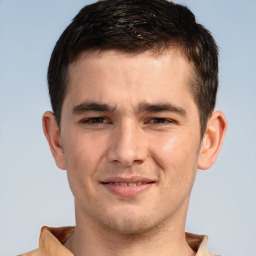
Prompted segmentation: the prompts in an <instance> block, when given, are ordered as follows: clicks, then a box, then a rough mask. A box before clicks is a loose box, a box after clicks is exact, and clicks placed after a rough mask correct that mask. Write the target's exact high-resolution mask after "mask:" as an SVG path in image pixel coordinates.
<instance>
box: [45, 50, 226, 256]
mask: <svg viewBox="0 0 256 256" xmlns="http://www.w3.org/2000/svg"><path fill="white" fill-rule="evenodd" d="M191 69H192V67H191V65H190V64H189V63H188V61H187V60H186V58H185V57H184V56H183V55H182V54H181V53H180V52H179V51H178V50H175V49H169V50H168V51H166V52H165V53H163V54H161V55H155V54H153V53H151V52H145V53H142V54H135V55H132V54H125V53H121V52H118V51H114V50H113V51H103V52H100V53H99V52H91V53H86V54H83V55H81V57H80V58H79V60H78V61H76V62H75V63H72V64H71V65H70V67H69V76H70V84H69V90H68V93H67V96H66V98H65V100H64V103H63V108H62V117H61V131H60V130H59V128H58V125H57V124H56V121H55V118H54V115H53V114H52V112H46V113H45V114H44V117H43V126H44V132H45V135H46V138H47V139H48V142H49V145H50V148H51V151H52V153H53V156H54V158H55V161H56V164H57V166H58V167H59V168H61V169H67V174H68V180H69V184H70V188H71V190H72V192H73V194H74V197H75V209H76V222H77V225H76V230H75V232H74V234H73V236H72V237H71V238H70V239H69V240H68V241H67V243H66V247H67V248H69V249H70V250H71V251H72V252H73V253H74V254H75V255H96V256H97V255H129V256H131V255H142V254H145V253H146V254H148V255H181V256H185V255H195V252H194V251H193V250H192V249H191V248H190V247H189V246H188V244H187V242H186V240H185V236H184V232H185V231H184V229H185V220H186V213H187V209H188V204H189V198H190V193H191V189H192V186H193V183H194V179H195V175H196V170H197V168H200V169H207V168H209V167H211V165H212V164H213V163H214V161H215V160H216V157H217V155H218V153H219V150H220V148H221V145H222V142H223V137H224V134H225V131H226V126H227V125H226V120H225V117H224V115H223V114H222V113H221V112H218V111H216V112H214V113H213V114H212V116H211V118H210V119H209V120H208V125H207V128H206V131H205V135H204V137H203V138H201V136H200V123H199V112H198V108H197V106H196V104H195V102H194V100H193V95H192V94H191V92H190V90H189V87H188V84H189V79H190V74H191V71H192V70H191ZM134 179H135V180H136V181H139V182H141V181H143V182H144V183H146V185H144V187H143V186H137V187H125V188H123V187H121V186H120V184H116V185H114V184H110V185H109V184H108V185H107V184H106V183H107V182H110V181H114V182H119V183H120V182H123V183H125V182H126V183H129V182H133V181H134ZM138 188H143V189H141V191H140V190H139V192H138Z"/></svg>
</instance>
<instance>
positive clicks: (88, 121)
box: [81, 117, 111, 124]
mask: <svg viewBox="0 0 256 256" xmlns="http://www.w3.org/2000/svg"><path fill="white" fill-rule="evenodd" d="M81 123H83V124H108V123H111V122H110V120H108V119H107V118H105V117H90V118H86V119H83V120H81Z"/></svg>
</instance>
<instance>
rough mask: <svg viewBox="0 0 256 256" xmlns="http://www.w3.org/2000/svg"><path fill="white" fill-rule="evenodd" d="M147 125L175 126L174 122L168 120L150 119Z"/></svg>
mask: <svg viewBox="0 0 256 256" xmlns="http://www.w3.org/2000/svg"><path fill="white" fill-rule="evenodd" d="M147 123H149V124H162V125H165V124H175V123H176V121H175V120H172V119H169V118H151V119H149V120H148V121H147Z"/></svg>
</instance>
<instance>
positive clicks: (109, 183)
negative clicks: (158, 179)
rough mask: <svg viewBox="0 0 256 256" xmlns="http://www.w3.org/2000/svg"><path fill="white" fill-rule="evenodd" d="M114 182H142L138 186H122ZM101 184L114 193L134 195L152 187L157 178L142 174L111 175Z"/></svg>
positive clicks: (127, 195) (125, 195)
mask: <svg viewBox="0 0 256 256" xmlns="http://www.w3.org/2000/svg"><path fill="white" fill-rule="evenodd" d="M113 183H142V184H140V185H136V186H121V185H118V184H113ZM101 184H102V185H103V186H104V187H105V188H106V189H107V190H108V191H109V192H110V193H112V194H114V195H117V196H121V197H134V196H137V195H139V194H141V193H142V192H145V191H146V190H148V189H150V188H151V187H152V186H153V185H154V184H155V180H153V179H149V178H146V177H141V176H132V177H109V178H106V179H104V180H103V181H101Z"/></svg>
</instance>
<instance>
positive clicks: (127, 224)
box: [101, 214, 161, 236]
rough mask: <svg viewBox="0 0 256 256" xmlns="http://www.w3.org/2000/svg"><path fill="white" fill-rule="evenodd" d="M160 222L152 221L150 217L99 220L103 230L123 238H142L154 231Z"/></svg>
mask: <svg viewBox="0 0 256 256" xmlns="http://www.w3.org/2000/svg"><path fill="white" fill-rule="evenodd" d="M160 222H161V221H153V220H152V218H151V217H150V216H145V215H144V216H134V215H132V214H131V215H130V216H122V217H121V216H119V218H116V217H114V218H104V219H103V220H101V224H102V226H104V228H105V230H107V231H108V232H111V233H117V234H119V235H125V236H142V235H145V234H147V233H149V232H150V231H152V230H155V228H157V227H158V226H159V224H160Z"/></svg>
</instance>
